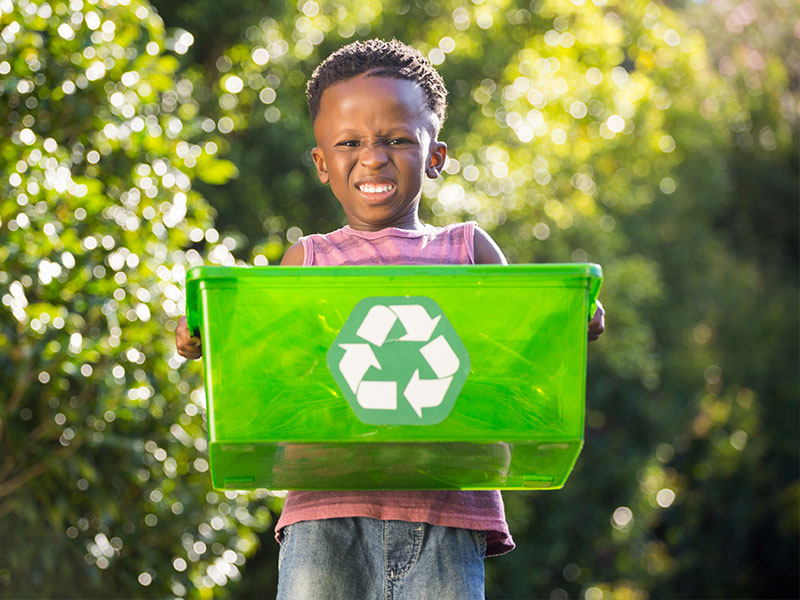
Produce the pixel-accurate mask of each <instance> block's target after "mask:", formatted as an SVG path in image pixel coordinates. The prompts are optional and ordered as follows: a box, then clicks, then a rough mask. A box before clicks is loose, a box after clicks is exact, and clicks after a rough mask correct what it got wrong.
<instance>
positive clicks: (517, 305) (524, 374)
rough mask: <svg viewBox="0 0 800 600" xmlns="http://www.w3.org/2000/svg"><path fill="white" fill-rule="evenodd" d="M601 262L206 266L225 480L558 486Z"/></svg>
mask: <svg viewBox="0 0 800 600" xmlns="http://www.w3.org/2000/svg"><path fill="white" fill-rule="evenodd" d="M601 279H602V271H601V269H600V267H599V266H598V265H593V264H539V265H511V266H500V265H455V266H454V265H442V266H385V267H361V266H346V267H195V268H193V269H191V270H190V271H189V272H188V274H187V278H186V299H187V300H186V303H187V307H186V312H187V319H188V323H189V327H190V330H192V331H194V332H199V333H200V335H201V337H202V340H203V367H204V373H205V389H206V400H207V404H208V413H207V414H208V433H209V441H210V448H209V454H210V463H211V474H212V479H213V485H214V487H215V488H217V489H253V488H262V487H263V488H271V489H297V490H299V489H305V490H308V489H474V490H479V489H542V488H550V489H554V488H559V487H561V486H563V485H564V482H565V480H566V478H567V476H568V475H569V473H570V471H571V470H572V467H573V466H574V464H575V461H576V460H577V457H578V454H579V453H580V450H581V447H582V446H583V429H584V404H585V383H586V344H587V342H586V337H587V323H588V317H589V315H590V313H591V312H592V311H593V309H594V301H595V299H596V297H597V292H598V290H599V287H600V283H601Z"/></svg>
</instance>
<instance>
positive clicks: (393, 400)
mask: <svg viewBox="0 0 800 600" xmlns="http://www.w3.org/2000/svg"><path fill="white" fill-rule="evenodd" d="M328 369H330V371H331V374H332V375H333V377H334V379H335V380H336V383H338V384H339V387H340V388H341V390H342V393H343V394H344V396H345V398H346V399H347V401H348V403H349V404H350V407H351V408H352V409H353V411H354V412H355V413H356V416H357V417H358V418H359V419H360V420H361V421H363V422H364V423H368V424H370V425H434V424H436V423H439V422H441V421H442V420H444V419H445V418H446V417H447V415H448V414H450V411H451V410H452V408H453V405H454V403H455V401H456V398H458V394H459V393H460V392H461V387H462V386H463V385H464V382H465V381H466V379H467V375H469V370H470V363H469V354H468V353H467V349H466V348H465V347H464V344H463V343H462V342H461V340H460V339H459V337H458V334H457V333H456V331H455V329H453V326H452V325H451V324H450V322H449V321H448V320H447V317H446V316H445V315H444V313H443V312H442V309H441V308H440V307H439V305H438V304H436V302H434V301H433V300H432V299H431V298H427V297H424V296H398V297H373V298H364V299H363V300H361V301H360V302H359V303H358V304H356V306H355V308H353V311H352V312H351V313H350V316H349V317H348V318H347V321H345V323H344V325H343V326H342V329H341V331H340V332H339V335H338V336H337V337H336V339H335V340H334V342H333V344H332V345H331V347H330V349H329V350H328Z"/></svg>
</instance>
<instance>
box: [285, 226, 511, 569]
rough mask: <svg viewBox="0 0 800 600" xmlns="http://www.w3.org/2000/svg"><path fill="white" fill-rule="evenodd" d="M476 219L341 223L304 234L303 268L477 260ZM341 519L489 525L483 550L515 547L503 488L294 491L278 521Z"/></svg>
mask: <svg viewBox="0 0 800 600" xmlns="http://www.w3.org/2000/svg"><path fill="white" fill-rule="evenodd" d="M474 231H475V223H474V222H468V223H457V224H454V225H448V226H447V227H433V226H432V225H426V226H425V227H424V229H421V230H415V231H410V230H405V229H396V228H394V227H389V228H386V229H382V230H380V231H374V232H372V231H359V230H355V229H352V228H350V226H346V227H343V228H342V229H338V230H336V231H333V232H331V233H328V234H324V235H320V234H314V235H309V236H307V237H303V238H300V240H301V242H302V244H303V250H304V251H305V259H304V261H303V266H312V265H314V266H325V265H426V264H427V265H429V264H472V263H474V262H475V252H474V246H473V233H474ZM336 517H371V518H373V519H386V520H395V521H410V522H424V523H430V524H432V525H442V526H445V527H462V528H465V529H477V530H482V531H486V555H487V556H494V555H498V554H505V553H506V552H509V551H511V550H513V549H514V541H513V540H512V539H511V534H510V533H509V531H508V524H507V523H506V519H505V511H504V508H503V498H502V496H501V495H500V492H499V491H496V490H495V491H474V492H473V491H460V490H454V491H449V490H448V491H438V490H410V491H394V490H392V491H324V492H320V491H315V492H289V493H288V494H287V496H286V504H285V505H284V508H283V512H282V513H281V516H280V519H279V520H278V524H277V525H276V527H275V537H276V539H278V540H279V541H280V531H281V529H282V528H283V527H285V526H287V525H291V524H292V523H297V522H298V521H311V520H316V519H331V518H336Z"/></svg>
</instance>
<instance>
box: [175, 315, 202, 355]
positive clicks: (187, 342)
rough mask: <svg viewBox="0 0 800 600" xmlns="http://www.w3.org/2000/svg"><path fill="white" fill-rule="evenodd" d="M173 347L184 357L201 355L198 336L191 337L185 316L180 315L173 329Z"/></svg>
mask: <svg viewBox="0 0 800 600" xmlns="http://www.w3.org/2000/svg"><path fill="white" fill-rule="evenodd" d="M175 347H176V348H177V350H178V354H180V355H181V356H182V357H184V358H191V359H195V358H200V357H201V356H202V355H203V346H202V344H201V342H200V338H199V337H192V335H191V334H190V333H189V326H188V325H186V317H181V318H180V321H178V328H177V329H176V330H175Z"/></svg>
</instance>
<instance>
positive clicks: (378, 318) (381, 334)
mask: <svg viewBox="0 0 800 600" xmlns="http://www.w3.org/2000/svg"><path fill="white" fill-rule="evenodd" d="M396 320H397V316H396V315H395V314H394V313H393V312H392V311H391V310H389V308H388V307H386V306H383V305H382V304H376V305H375V306H373V307H372V308H370V309H369V312H367V316H366V317H364V321H363V322H362V323H361V326H360V327H359V328H358V331H356V335H357V336H358V337H360V338H361V339H362V340H367V341H368V342H372V343H373V344H375V345H376V346H378V347H380V346H382V345H383V342H384V341H386V336H387V335H389V331H391V329H392V326H393V325H394V322H395V321H396Z"/></svg>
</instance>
